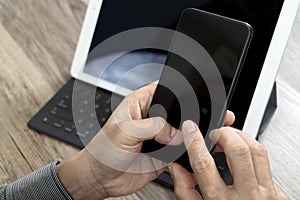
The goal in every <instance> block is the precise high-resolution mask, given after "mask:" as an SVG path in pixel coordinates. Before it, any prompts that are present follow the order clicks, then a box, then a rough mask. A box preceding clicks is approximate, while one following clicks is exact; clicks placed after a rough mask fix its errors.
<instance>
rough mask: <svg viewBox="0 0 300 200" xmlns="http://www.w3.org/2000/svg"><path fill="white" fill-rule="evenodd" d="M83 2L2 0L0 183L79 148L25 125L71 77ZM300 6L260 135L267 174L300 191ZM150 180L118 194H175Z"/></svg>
mask: <svg viewBox="0 0 300 200" xmlns="http://www.w3.org/2000/svg"><path fill="white" fill-rule="evenodd" d="M87 2H88V0H43V1H37V0H0V70H1V71H0V127H1V131H0V152H1V153H0V160H1V161H0V185H3V184H6V183H9V182H11V181H13V180H15V179H17V178H19V177H22V176H24V175H26V174H28V173H30V172H31V171H33V170H35V169H37V168H40V167H42V166H44V165H46V164H48V163H49V162H52V161H54V160H56V159H58V160H62V161H63V160H65V159H68V158H70V157H71V156H73V155H74V154H76V153H77V152H78V149H76V148H73V147H71V146H70V145H67V144H65V143H62V142H59V141H57V140H55V139H52V138H50V137H48V136H45V135H40V134H38V133H36V132H34V131H31V130H29V129H28V127H27V122H28V121H29V119H30V118H31V117H32V116H33V115H34V114H35V113H36V112H37V111H38V110H39V109H40V108H41V107H42V106H43V105H44V104H45V103H46V102H47V101H48V100H49V99H50V98H51V97H52V96H53V95H54V94H55V93H56V91H57V90H58V89H59V88H60V87H61V86H62V85H63V84H64V83H65V82H66V81H67V80H68V79H69V78H70V74H69V69H70V65H71V62H72V58H73V55H74V51H75V47H76V44H77V40H78V36H79V33H80V29H81V25H82V21H83V17H84V14H85V11H86V6H87ZM299 34H300V12H298V15H297V19H296V22H295V25H294V28H293V31H292V34H291V37H290V39H289V42H288V46H287V49H286V51H285V54H284V57H283V60H282V63H281V68H280V71H279V74H278V78H277V82H278V109H277V111H276V113H275V115H274V117H273V118H272V120H271V122H270V125H269V126H268V127H267V129H266V130H265V132H264V133H263V134H262V135H261V136H260V138H259V140H260V141H261V142H262V143H263V145H265V146H266V148H267V149H268V151H269V155H270V162H271V167H272V171H273V177H274V180H275V182H276V183H277V185H279V186H280V187H281V188H282V189H283V190H284V191H285V192H286V193H287V194H288V196H289V197H290V199H298V198H299V196H300V184H299V183H300V172H299V170H298V169H299V168H300V156H298V152H300V134H299V130H300V103H299V99H300V82H299V81H298V79H299V77H300V70H299V69H300V55H299V54H300V38H299V37H298V36H299ZM174 198H175V197H174V194H173V192H171V191H170V190H168V189H166V188H164V187H162V186H160V185H157V184H155V183H150V184H148V185H147V186H146V187H145V188H144V189H142V190H141V191H139V192H137V193H135V194H133V195H130V196H127V197H120V198H116V199H174Z"/></svg>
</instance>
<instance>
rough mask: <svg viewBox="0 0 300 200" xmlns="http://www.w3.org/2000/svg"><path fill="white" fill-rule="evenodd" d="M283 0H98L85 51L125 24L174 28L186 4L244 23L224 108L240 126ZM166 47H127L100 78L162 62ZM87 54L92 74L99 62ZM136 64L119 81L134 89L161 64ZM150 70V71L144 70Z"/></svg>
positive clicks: (127, 27) (153, 75)
mask: <svg viewBox="0 0 300 200" xmlns="http://www.w3.org/2000/svg"><path fill="white" fill-rule="evenodd" d="M283 2H284V1H283V0H270V1H260V0H231V1H228V0H218V1H216V0H188V1H174V0H164V1H161V0H151V1H140V0H123V1H119V0H104V1H103V5H102V7H101V12H100V15H99V19H98V22H97V25H96V29H95V32H94V37H93V40H92V44H91V47H90V52H91V51H92V50H93V49H94V48H95V47H96V46H97V45H98V44H100V43H101V42H102V41H104V40H105V39H107V38H109V37H111V36H113V35H115V34H118V33H121V32H123V31H126V30H130V29H133V28H140V27H164V28H170V29H173V30H175V29H176V25H177V23H178V20H179V17H180V15H181V13H182V12H183V10H185V9H186V8H191V7H193V8H198V9H201V10H204V11H208V12H212V13H216V14H219V15H223V16H226V17H229V18H233V19H237V20H240V21H244V22H247V23H249V24H250V25H251V26H252V27H253V30H254V34H253V40H252V44H251V46H250V48H249V51H248V56H247V58H246V60H245V63H244V67H243V70H242V72H241V74H240V80H239V81H238V83H237V87H236V90H235V92H234V94H233V98H232V101H231V104H230V105H229V109H230V110H232V111H233V112H235V114H236V119H237V120H236V122H235V127H236V128H242V126H243V123H244V120H245V118H246V115H247V112H248V108H249V105H250V103H251V99H252V96H253V94H254V90H255V87H256V84H257V81H258V78H259V75H260V72H261V70H262V67H263V64H264V60H265V57H266V54H267V52H268V48H269V45H270V42H271V40H272V36H273V33H274V30H275V27H276V24H277V20H278V18H279V14H280V11H281V8H282V5H283ZM166 55H167V52H163V51H159V50H153V49H141V50H136V51H133V52H130V53H127V54H125V55H123V56H121V57H120V58H118V59H117V60H115V62H113V63H112V64H111V65H110V66H109V67H108V68H107V69H106V70H105V72H104V73H103V74H102V76H101V78H102V79H105V80H106V81H109V82H111V83H118V82H119V80H120V78H121V77H122V75H123V74H124V73H126V72H127V71H129V70H130V69H133V68H134V67H135V66H137V65H143V64H147V63H159V64H164V63H165V60H166ZM97 59H98V58H95V59H93V60H91V62H90V63H89V64H87V65H86V67H85V68H84V72H85V73H88V74H90V75H94V76H97V75H98V74H99V71H101V70H103V69H101V66H99V65H97ZM146 66H147V65H145V67H144V68H139V70H138V71H136V72H135V71H133V73H130V76H127V77H126V80H124V81H122V83H124V85H123V87H127V88H128V89H131V90H134V89H136V88H139V87H140V86H142V85H144V84H147V83H150V82H152V81H155V80H158V79H159V77H160V74H161V71H162V67H159V65H156V67H155V68H151V69H149V68H147V67H146ZM150 72H151V73H150Z"/></svg>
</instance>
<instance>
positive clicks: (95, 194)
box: [57, 83, 233, 199]
mask: <svg viewBox="0 0 300 200" xmlns="http://www.w3.org/2000/svg"><path fill="white" fill-rule="evenodd" d="M156 87H157V83H153V84H150V85H148V86H146V87H143V88H141V89H139V90H137V91H135V92H133V93H132V94H130V95H129V96H127V97H126V98H125V99H124V100H123V101H122V103H121V104H120V105H119V106H118V108H117V109H116V110H115V112H114V113H113V114H112V116H111V117H110V119H109V120H108V121H107V123H106V124H105V126H104V127H103V128H102V129H101V131H100V132H99V133H98V134H97V135H96V136H95V137H94V138H93V139H92V140H91V142H90V143H89V144H88V145H87V147H86V148H85V149H83V150H82V151H81V152H80V153H79V154H78V155H76V156H75V157H73V158H72V159H70V160H68V161H66V162H63V163H61V164H60V165H58V166H57V171H58V176H59V177H60V179H61V181H62V183H63V185H64V186H65V188H66V189H67V191H68V192H69V193H70V194H71V196H72V197H73V198H74V199H103V198H106V197H117V196H123V195H127V194H131V193H134V192H136V191H138V190H140V189H141V188H143V187H144V186H145V185H146V184H147V183H148V182H150V181H152V180H154V179H155V178H157V177H158V175H159V174H161V173H162V172H163V171H164V170H166V168H167V165H168V164H167V163H163V162H162V161H159V160H156V159H154V158H151V157H148V156H146V155H145V154H142V153H140V150H141V147H142V143H143V141H144V140H148V139H155V140H156V141H157V142H159V143H162V144H169V145H178V144H181V143H182V142H183V137H182V133H181V132H180V131H178V130H176V129H175V128H173V127H171V126H170V125H169V124H168V123H166V122H165V120H164V119H162V118H159V117H156V118H150V119H145V118H146V116H147V113H148V111H149V107H150V104H151V101H152V97H153V94H154V91H155V89H156ZM232 118H233V114H232V113H231V112H229V113H228V114H227V115H226V119H229V120H231V121H232Z"/></svg>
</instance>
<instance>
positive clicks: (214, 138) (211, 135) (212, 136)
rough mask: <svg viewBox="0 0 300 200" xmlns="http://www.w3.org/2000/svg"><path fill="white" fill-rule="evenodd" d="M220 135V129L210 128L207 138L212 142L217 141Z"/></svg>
mask: <svg viewBox="0 0 300 200" xmlns="http://www.w3.org/2000/svg"><path fill="white" fill-rule="evenodd" d="M220 135H221V129H216V130H212V131H211V132H210V133H209V138H210V140H211V141H212V142H213V143H217V142H218V140H219V138H220Z"/></svg>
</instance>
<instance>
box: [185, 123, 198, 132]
mask: <svg viewBox="0 0 300 200" xmlns="http://www.w3.org/2000/svg"><path fill="white" fill-rule="evenodd" d="M197 130H198V127H197V125H196V124H195V123H194V122H193V121H190V120H188V121H185V122H184V123H183V125H182V131H183V132H185V133H194V132H196V131H197Z"/></svg>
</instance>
